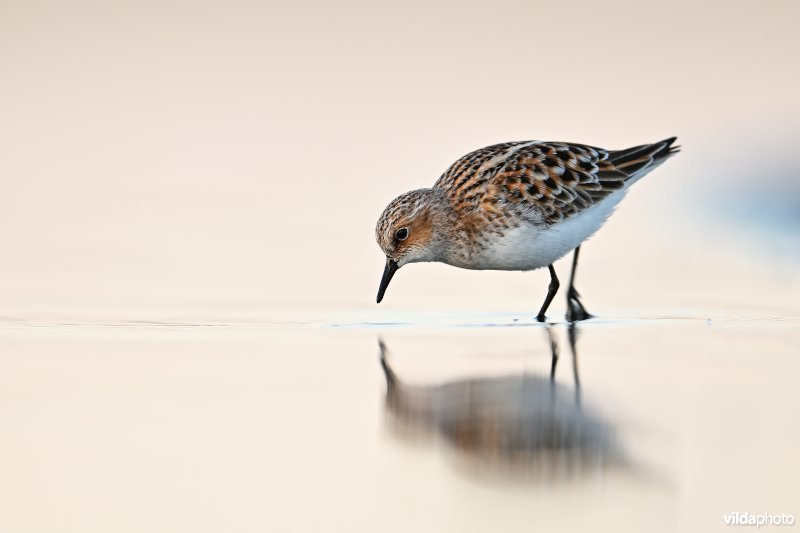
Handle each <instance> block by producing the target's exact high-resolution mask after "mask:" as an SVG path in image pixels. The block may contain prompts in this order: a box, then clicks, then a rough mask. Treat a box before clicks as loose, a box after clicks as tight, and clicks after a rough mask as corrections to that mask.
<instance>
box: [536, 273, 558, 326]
mask: <svg viewBox="0 0 800 533" xmlns="http://www.w3.org/2000/svg"><path fill="white" fill-rule="evenodd" d="M547 268H549V269H550V285H549V286H548V287H547V297H546V298H545V299H544V303H543V304H542V308H541V309H539V314H538V315H536V320H538V321H539V322H544V314H545V313H546V312H547V308H548V307H550V302H552V301H553V298H554V297H555V295H556V293H557V292H558V287H559V285H560V284H559V283H558V276H556V269H555V268H553V265H548V266H547Z"/></svg>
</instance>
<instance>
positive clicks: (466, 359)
mask: <svg viewBox="0 0 800 533" xmlns="http://www.w3.org/2000/svg"><path fill="white" fill-rule="evenodd" d="M799 19H800V3H798V2H796V1H785V2H781V1H766V2H735V1H720V2H667V3H665V2H651V3H643V2H634V1H630V2H624V1H619V0H613V1H611V2H602V3H595V2H569V3H563V2H547V3H545V2H481V3H476V2H473V3H468V2H451V3H430V2H417V3H413V2H411V3H409V2H403V3H396V4H394V5H390V4H381V3H371V2H363V3H354V2H351V3H325V2H318V3H292V4H289V3H285V2H250V3H246V2H236V1H233V2H216V3H214V2H188V1H187V2H178V1H152V2H140V1H139V2H81V1H66V2H37V1H25V2H23V1H20V2H10V1H4V2H0V531H1V532H2V533H6V532H10V533H34V532H35V533H54V532H56V533H61V532H75V533H87V532H101V533H107V532H127V531H130V532H137V533H138V532H147V533H153V532H165V533H174V532H176V531H181V532H182V531H187V532H205V531H207V532H219V531H237V532H238V531H242V532H244V531H343V532H348V533H349V532H352V531H376V530H381V531H392V532H394V531H397V532H402V533H406V532H408V531H415V532H416V531H420V532H428V531H431V532H437V533H438V532H442V531H457V532H459V533H463V532H466V531H476V532H478V531H501V530H502V531H520V532H522V531H525V532H529V531H535V530H543V531H564V530H566V531H614V532H621V531H636V532H639V531H675V530H679V531H688V532H694V531H712V530H714V531H716V530H726V529H727V528H725V527H724V523H723V519H722V517H723V515H724V514H727V513H731V512H734V511H740V512H744V511H746V512H751V513H762V512H770V513H793V514H794V515H795V517H798V518H800V508H798V507H797V498H796V494H797V480H798V479H799V478H800V452H798V450H800V431H799V430H798V427H797V424H796V421H797V420H798V412H797V406H798V405H800V392H798V391H800V381H799V380H800V373H798V372H797V361H798V352H800V338H798V336H799V335H800V327H798V324H800V312H799V311H798V302H800V276H798V272H800V268H798V263H799V261H800V241H799V240H798V238H797V235H799V234H800V215H798V214H799V213H800V204H799V203H798V201H797V200H796V199H797V198H800V180H799V179H798V173H797V170H796V169H798V168H800V156H798V155H797V147H796V144H797V139H798V138H800V103H798V98H797V95H798V94H799V93H800V91H799V90H798V88H799V87H798V86H800V83H799V82H800V61H798V57H800V33H799V32H798V31H797V21H798V20H799ZM671 135H678V136H679V138H680V143H681V144H682V145H683V152H682V153H681V154H680V155H679V156H677V157H675V158H674V159H672V160H670V161H669V162H668V163H667V164H665V165H664V166H663V167H661V168H659V169H658V170H657V171H655V172H654V173H653V174H652V175H650V176H648V177H647V178H646V179H644V180H642V181H641V182H640V183H639V184H637V185H636V187H635V188H634V189H633V191H632V192H631V194H630V195H629V197H628V198H627V199H626V200H625V201H624V202H623V204H622V205H621V207H620V209H619V210H618V212H617V213H616V214H615V215H614V216H613V217H612V218H611V220H610V221H609V223H608V224H607V225H606V227H605V228H604V229H603V230H602V231H601V232H600V233H599V234H598V235H597V236H596V237H595V238H593V239H592V240H591V241H590V242H589V243H588V244H587V245H586V246H585V248H584V249H583V252H582V254H583V255H582V267H581V270H580V271H579V284H578V286H579V288H580V290H581V293H582V294H583V295H584V296H585V298H586V303H587V306H588V308H589V310H590V311H592V312H595V313H597V314H598V315H599V318H597V319H595V320H591V321H588V322H587V323H584V324H581V325H580V326H579V327H578V338H579V342H578V345H579V348H580V355H579V357H578V358H577V361H578V368H579V369H580V382H581V384H582V387H581V390H580V396H581V398H582V400H581V401H582V403H581V406H582V407H581V408H582V409H585V410H586V412H587V413H591V414H592V416H597V417H598V419H600V420H603V422H604V424H606V425H607V427H608V430H609V432H610V433H611V434H613V435H614V436H615V438H616V439H617V442H618V445H619V448H620V450H621V453H622V454H623V455H624V456H625V457H626V460H627V461H628V463H627V464H625V465H624V466H619V465H615V464H608V465H599V467H598V468H594V466H598V465H592V466H593V467H592V468H586V469H584V470H580V469H578V471H577V472H576V473H575V475H574V476H572V477H570V476H568V475H567V476H563V479H562V478H560V477H559V476H560V475H561V474H563V473H564V472H565V471H569V469H568V468H565V467H564V464H562V463H563V461H561V459H560V458H563V459H565V460H566V459H569V454H568V453H565V454H563V455H559V452H563V451H564V450H555V453H554V454H553V455H552V456H549V457H550V459H551V461H550V462H548V460H547V457H545V458H544V459H543V458H542V457H541V456H540V455H539V454H537V450H535V449H533V450H531V449H525V448H524V447H523V449H522V450H520V452H521V453H520V455H521V461H522V464H523V466H526V464H527V466H530V465H531V464H533V465H540V466H543V468H544V469H545V470H548V472H549V473H551V474H553V475H550V476H544V477H539V478H537V476H535V475H534V476H532V477H533V479H523V480H509V479H506V478H504V477H503V475H502V474H501V473H500V472H496V471H492V467H491V463H492V461H495V460H497V459H498V457H499V458H500V461H501V462H502V459H503V455H502V453H500V454H498V453H496V452H497V450H496V449H495V448H491V447H490V448H489V449H488V450H486V449H480V448H477V449H474V450H473V452H472V453H471V454H470V453H461V452H462V450H458V449H457V446H456V445H455V444H456V443H454V442H453V441H452V440H448V437H449V436H451V435H453V431H451V432H450V433H448V432H447V429H448V426H447V425H446V424H441V425H440V426H437V425H436V423H431V421H430V419H429V418H426V417H425V416H420V417H419V418H416V419H415V418H414V417H413V416H412V417H409V418H410V420H408V421H407V422H409V425H410V426H412V427H417V431H418V432H419V433H420V434H419V435H412V437H413V438H409V437H408V435H398V434H397V433H398V432H396V431H394V422H395V420H394V418H393V414H392V412H391V407H390V406H389V405H387V403H388V402H387V401H386V399H385V395H386V391H387V386H386V381H385V377H384V375H383V373H382V371H381V367H380V365H379V361H378V356H377V353H378V336H379V335H380V336H382V338H383V339H384V340H385V341H386V343H387V345H388V346H389V348H390V350H391V353H392V361H393V364H394V365H395V368H396V370H397V373H398V375H399V376H400V378H401V379H402V380H404V382H405V384H406V385H408V386H410V387H413V386H417V385H420V386H421V385H425V386H432V387H437V386H441V385H442V384H448V383H453V382H456V381H457V380H465V379H466V380H470V379H472V380H475V382H474V384H472V382H469V381H467V383H466V385H465V384H464V383H463V382H461V383H460V384H458V383H457V386H455V387H452V388H449V389H448V388H447V386H445V387H443V389H442V390H450V391H455V392H454V393H451V394H450V395H448V394H442V395H441V396H440V397H439V403H437V402H436V401H432V402H431V409H432V411H433V412H436V410H437V409H440V410H445V409H450V410H451V411H452V412H455V413H456V414H457V415H459V414H460V416H461V417H462V418H461V419H459V420H460V421H461V422H462V423H463V424H464V425H466V426H469V424H470V423H473V424H474V426H475V427H474V429H475V430H476V433H477V434H479V435H485V434H486V435H489V436H491V437H493V438H494V437H496V438H497V440H498V442H502V441H503V439H505V438H508V437H509V435H510V436H514V435H516V434H517V433H518V432H519V430H520V427H519V426H520V422H519V420H524V419H525V418H524V416H523V417H522V419H515V418H514V417H513V415H515V414H521V415H525V414H526V413H527V412H528V411H526V407H527V408H534V409H538V408H539V407H540V404H539V403H536V402H530V401H528V402H527V404H526V399H528V400H529V398H528V397H527V396H525V394H524V392H525V391H524V390H520V388H519V387H515V386H508V387H506V388H504V389H502V390H500V393H499V394H498V395H497V397H493V396H492V394H488V393H485V392H481V391H484V390H485V388H483V386H482V385H481V383H483V381H482V380H485V379H488V378H492V377H496V376H502V375H508V376H510V378H511V381H509V383H511V384H512V385H513V384H518V383H519V382H520V379H521V378H524V379H531V382H532V383H544V384H545V385H546V384H547V383H548V381H547V378H548V376H549V373H550V369H551V352H550V346H551V345H550V342H549V339H548V337H547V336H546V333H547V332H546V331H545V329H544V327H543V326H542V325H540V324H538V323H534V322H533V320H532V315H533V313H534V312H535V310H536V309H537V308H538V306H539V304H540V302H541V299H542V297H543V292H544V290H545V287H546V285H547V274H546V273H544V272H536V273H524V274H523V273H503V272H470V271H464V270H458V269H453V268H450V267H446V266H442V265H412V266H409V267H408V268H404V269H403V270H402V271H401V272H399V273H398V275H397V276H396V277H395V279H394V281H393V282H392V286H391V287H390V288H389V291H388V292H387V296H386V298H385V300H384V302H383V303H382V304H381V305H380V306H376V305H375V302H374V298H375V293H376V290H377V285H378V280H379V279H380V274H381V270H382V267H383V257H382V255H381V252H380V250H379V249H378V246H377V245H376V244H375V242H374V238H373V228H374V224H375V221H376V219H377V217H378V215H379V214H380V212H381V211H382V210H383V208H384V206H385V205H386V204H387V203H388V202H389V201H390V200H391V199H392V198H393V197H394V196H395V195H397V194H400V193H402V192H404V191H407V190H409V189H413V188H418V187H423V186H429V185H431V184H432V183H433V182H434V180H435V179H436V178H437V177H438V176H439V174H440V173H441V172H442V171H443V170H444V169H445V168H446V167H447V166H448V165H449V164H450V163H451V162H452V161H453V160H454V159H456V158H457V157H459V156H460V155H462V154H464V153H465V152H467V151H470V150H472V149H475V148H478V147H481V146H483V145H487V144H490V143H495V142H499V141H507V140H520V139H550V140H569V141H578V142H584V143H590V144H597V145H600V146H606V147H609V148H622V147H626V146H630V145H634V144H639V143H643V142H652V141H657V140H660V139H663V138H665V137H668V136H671ZM557 267H558V269H559V271H560V272H561V273H563V274H566V265H564V264H559V265H558V266H557ZM562 298H563V294H562V295H559V297H558V298H557V299H556V301H555V302H554V304H553V307H552V311H551V317H552V319H553V320H556V321H558V320H559V319H560V317H561V316H563V315H562V313H563V300H562ZM211 326H213V327H211ZM485 326H491V327H485ZM550 331H551V333H553V335H554V338H555V339H557V340H558V342H559V346H560V360H559V363H558V365H559V366H558V372H557V373H556V376H555V382H554V383H555V385H556V386H557V387H559V390H564V391H567V393H572V392H574V391H576V388H575V385H574V380H573V374H572V366H571V363H572V360H571V353H570V350H569V349H568V342H567V337H568V330H567V329H566V326H565V325H564V324H563V323H556V324H555V325H554V326H552V327H551V328H550ZM537 379H538V381H537ZM464 390H467V391H473V390H474V391H475V394H474V395H473V394H461V392H460V391H464ZM567 397H570V396H569V394H568V395H567ZM485 405H489V406H492V405H494V406H495V408H496V409H498V410H499V412H500V414H505V415H508V418H509V420H510V422H508V423H505V424H500V423H496V424H495V423H494V421H493V420H489V421H488V423H485V424H483V425H481V424H475V423H474V417H473V415H474V414H475V412H480V410H481V409H482V408H484V407H485ZM471 417H472V418H471ZM499 418H500V417H499V415H498V419H499ZM555 418H556V419H558V416H555ZM515 421H516V423H515ZM484 422H486V421H485V420H484ZM453 428H454V429H456V430H457V429H459V426H458V424H453V425H451V426H450V429H453ZM526 429H529V428H528V426H526ZM533 429H534V430H535V429H537V428H536V427H533ZM412 433H413V432H412ZM455 433H456V434H458V432H457V431H456V432H455ZM553 457H554V458H555V459H553ZM526 461H527V463H526ZM487 464H489V465H490V466H487ZM481 468H485V469H486V470H488V471H489V472H484V473H486V474H490V475H488V476H486V477H488V478H490V479H486V478H484V477H483V476H482V475H480V474H481V472H480V470H481ZM476 470H478V472H477V474H476ZM512 470H513V469H512Z"/></svg>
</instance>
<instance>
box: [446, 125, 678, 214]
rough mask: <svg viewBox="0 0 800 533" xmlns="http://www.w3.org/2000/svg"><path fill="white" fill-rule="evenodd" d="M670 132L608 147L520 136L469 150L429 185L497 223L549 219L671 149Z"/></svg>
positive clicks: (586, 202) (579, 206) (589, 201)
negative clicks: (651, 141)
mask: <svg viewBox="0 0 800 533" xmlns="http://www.w3.org/2000/svg"><path fill="white" fill-rule="evenodd" d="M674 141H675V138H674V137H673V138H671V139H667V140H665V141H661V142H658V143H654V144H648V145H642V146H636V147H634V148H629V149H627V150H617V151H610V150H604V149H602V148H595V147H593V146H586V145H582V144H574V143H562V142H542V141H521V142H512V143H503V144H496V145H493V146H487V147H486V148H481V149H480V150H476V151H474V152H471V153H469V154H467V155H465V156H464V157H462V158H461V159H459V160H458V161H456V162H455V163H453V164H452V165H451V166H450V168H448V169H447V171H445V173H444V174H443V175H442V176H441V177H440V178H439V179H438V180H437V181H436V183H435V184H434V185H433V187H434V188H440V189H443V190H444V191H446V194H447V196H448V197H449V199H450V200H451V202H452V203H453V206H454V208H455V210H456V211H457V212H465V211H466V212H468V211H473V212H475V213H476V214H479V215H481V216H482V218H486V219H488V220H491V221H493V222H495V223H497V224H499V225H501V226H511V225H514V224H515V222H514V221H513V220H514V219H515V218H516V216H518V215H523V218H524V219H533V220H534V221H535V219H537V218H538V219H539V221H541V222H543V223H545V224H548V225H551V224H555V223H557V222H560V221H561V220H563V219H565V218H567V217H570V216H572V215H574V214H576V213H579V212H580V211H582V210H584V209H587V208H589V207H591V206H592V205H594V204H595V203H597V202H599V201H600V200H602V199H603V198H605V197H606V196H608V195H609V194H611V193H612V192H614V191H616V190H619V189H621V188H623V187H624V186H625V182H626V181H628V180H629V179H631V178H635V177H636V176H637V174H639V173H640V172H641V171H643V170H645V169H647V168H648V167H649V166H651V165H652V164H654V163H657V162H658V161H659V160H660V159H663V158H665V157H668V156H669V155H671V154H673V153H675V152H676V151H677V148H673V147H672V143H673V142H674Z"/></svg>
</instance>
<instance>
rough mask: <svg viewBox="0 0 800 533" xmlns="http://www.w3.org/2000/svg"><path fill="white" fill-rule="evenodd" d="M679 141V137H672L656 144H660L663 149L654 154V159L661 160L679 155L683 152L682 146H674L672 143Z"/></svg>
mask: <svg viewBox="0 0 800 533" xmlns="http://www.w3.org/2000/svg"><path fill="white" fill-rule="evenodd" d="M677 140H678V137H670V138H669V139H664V140H663V141H661V142H659V143H656V144H660V145H661V148H659V150H658V151H657V152H656V153H655V154H653V158H654V159H660V158H662V157H669V156H671V155H673V154H677V153H678V152H680V151H681V147H680V146H672V143H674V142H675V141H677Z"/></svg>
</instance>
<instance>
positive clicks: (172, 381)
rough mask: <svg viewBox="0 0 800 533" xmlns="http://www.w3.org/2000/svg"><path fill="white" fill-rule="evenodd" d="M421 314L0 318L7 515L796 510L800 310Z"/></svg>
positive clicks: (572, 524)
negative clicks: (692, 314) (263, 320)
mask: <svg viewBox="0 0 800 533" xmlns="http://www.w3.org/2000/svg"><path fill="white" fill-rule="evenodd" d="M354 314H355V313H354ZM407 318H408V317H403V316H398V317H397V320H396V321H393V325H387V324H372V323H369V321H368V320H364V321H354V322H351V323H336V324H334V323H331V324H324V323H311V324H272V325H248V324H238V325H233V324H228V325H225V324H218V325H208V324H194V325H191V324H188V323H187V324H183V325H175V324H169V323H167V324H151V323H138V324H92V325H89V324H72V325H63V324H62V325H54V324H41V325H32V324H30V323H28V324H10V323H8V322H6V323H5V325H4V326H3V327H2V330H1V333H2V341H0V342H1V343H2V352H1V353H2V355H0V368H1V370H2V371H0V381H2V383H0V390H1V391H2V392H1V393H0V395H1V396H2V401H0V424H2V427H3V428H4V431H3V435H4V438H3V441H2V444H0V450H2V454H0V455H1V456H2V458H3V459H2V460H0V472H2V475H1V476H0V478H2V479H3V481H2V482H0V499H2V501H3V502H5V503H4V507H5V511H4V512H3V513H2V514H0V529H2V530H3V531H15V532H17V531H18V532H22V531H56V530H57V531H143V530H147V531H175V530H178V529H180V530H192V531H220V530H242V531H244V530H247V531H264V530H268V531H286V530H291V531H318V530H335V531H361V530H363V531H371V530H374V529H375V528H376V527H379V528H380V529H381V530H387V531H410V530H415V531H485V530H486V529H490V528H493V527H496V526H497V524H501V523H502V524H503V529H504V530H506V531H530V530H531V528H536V529H540V528H544V529H558V530H574V531H586V530H608V531H643V530H647V531H661V530H663V531H673V530H683V531H698V530H703V531H709V530H715V529H722V528H723V527H724V526H723V515H724V514H727V513H730V512H733V511H737V510H738V511H749V512H753V513H762V512H770V513H795V514H796V513H797V511H798V509H797V500H796V497H795V496H796V490H795V488H796V483H797V477H798V474H800V452H798V450H800V427H798V424H797V420H798V417H797V414H798V413H797V406H798V400H800V392H798V391H800V375H798V373H797V372H796V368H797V361H796V358H797V356H798V353H800V319H798V317H784V318H780V319H775V318H753V319H747V320H746V319H729V320H725V321H714V320H708V319H705V318H699V317H698V318H696V319H692V318H672V319H656V318H646V319H640V320H627V319H597V320H594V321H590V322H587V323H585V324H580V325H578V326H576V327H574V328H571V327H570V326H568V325H566V324H564V323H559V322H556V323H554V324H551V325H549V326H545V325H540V324H537V323H535V322H533V321H532V320H530V319H528V318H522V317H518V318H517V319H516V320H515V318H514V317H510V316H498V315H486V316H483V317H477V318H476V317H473V320H472V321H464V320H461V317H450V321H449V322H448V320H447V317H446V316H440V317H439V321H438V323H437V321H435V320H431V321H430V323H423V324H420V323H409V322H408V321H406V320H405V319H407ZM397 324H400V325H397ZM573 341H574V342H573ZM45 509H46V512H44V510H45Z"/></svg>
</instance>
